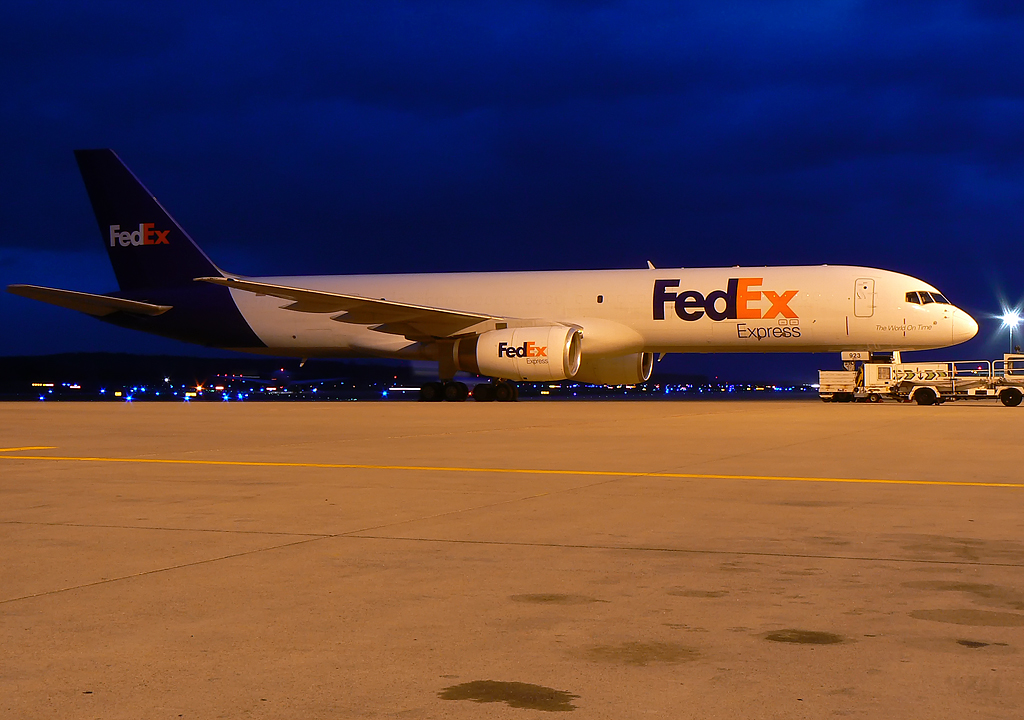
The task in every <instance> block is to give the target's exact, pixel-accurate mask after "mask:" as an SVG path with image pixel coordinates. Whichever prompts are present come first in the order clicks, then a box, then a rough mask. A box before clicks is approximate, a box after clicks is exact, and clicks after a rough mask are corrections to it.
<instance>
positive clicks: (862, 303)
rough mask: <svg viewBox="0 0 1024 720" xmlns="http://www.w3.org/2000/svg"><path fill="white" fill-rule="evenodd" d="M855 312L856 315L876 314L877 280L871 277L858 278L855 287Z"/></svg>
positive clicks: (868, 315)
mask: <svg viewBox="0 0 1024 720" xmlns="http://www.w3.org/2000/svg"><path fill="white" fill-rule="evenodd" d="M853 314H854V316H856V317H871V316H872V315H874V314H875V281H874V280H873V279H871V278H857V282H856V284H855V286H854V288H853Z"/></svg>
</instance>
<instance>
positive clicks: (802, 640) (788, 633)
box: [764, 629, 844, 645]
mask: <svg viewBox="0 0 1024 720" xmlns="http://www.w3.org/2000/svg"><path fill="white" fill-rule="evenodd" d="M764 639H765V640H770V641H771V642H780V643H794V644H796V645H837V644H839V643H841V642H843V641H844V638H843V636H842V635H836V634H835V633H828V632H818V631H816V630H793V629H789V630H776V631H775V632H770V633H768V634H767V635H765V636H764Z"/></svg>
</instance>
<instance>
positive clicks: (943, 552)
mask: <svg viewBox="0 0 1024 720" xmlns="http://www.w3.org/2000/svg"><path fill="white" fill-rule="evenodd" d="M895 539H896V541H897V542H898V543H899V545H900V546H901V547H902V548H903V549H904V550H905V551H907V552H912V553H915V554H923V555H925V556H928V555H933V556H939V557H950V558H957V559H961V560H970V561H974V562H977V561H981V560H985V561H989V562H993V561H1001V562H1012V563H1019V562H1021V561H1022V560H1024V544H1021V543H1020V542H1016V541H1012V540H1001V541H1000V540H981V539H978V538H963V537H947V536H943V535H903V536H896V537H895Z"/></svg>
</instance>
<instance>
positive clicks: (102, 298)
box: [7, 285, 172, 317]
mask: <svg viewBox="0 0 1024 720" xmlns="http://www.w3.org/2000/svg"><path fill="white" fill-rule="evenodd" d="M7 292H9V293H12V294H14V295H20V296H21V297H26V298H30V299H31V300H41V301H42V302H45V303H50V304H51V305H58V306H60V307H63V308H68V309H70V310H78V311H79V312H84V313H86V314H87V315H94V316H96V317H103V316H104V315H110V314H112V313H115V312H126V313H132V314H134V315H149V316H154V315H163V314H164V313H165V312H167V311H168V310H170V309H171V307H172V306H171V305H154V304H152V303H145V302H139V301H138V300H125V299H124V298H116V297H110V296H109V295H94V294H92V293H84V292H76V291H75V290H58V289H57V288H48V287H40V286H39V285H8V286H7Z"/></svg>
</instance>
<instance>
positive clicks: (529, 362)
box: [453, 325, 583, 381]
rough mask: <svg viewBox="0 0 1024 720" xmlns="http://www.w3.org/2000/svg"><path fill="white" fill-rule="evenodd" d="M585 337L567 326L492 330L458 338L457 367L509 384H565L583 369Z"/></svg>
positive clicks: (456, 343)
mask: <svg viewBox="0 0 1024 720" xmlns="http://www.w3.org/2000/svg"><path fill="white" fill-rule="evenodd" d="M582 345H583V335H582V334H581V333H580V331H579V329H578V328H571V327H566V326H564V325H552V326H547V327H525V328H508V329H505V330H490V331H488V332H485V333H481V334H480V335H476V336H474V337H467V338H459V339H458V340H457V341H456V342H455V347H454V349H453V353H454V359H455V366H456V367H457V368H458V369H459V370H464V371H466V372H471V373H474V374H476V375H486V376H488V377H494V378H504V379H506V380H527V381H541V380H566V379H568V378H571V377H573V376H575V375H576V371H577V370H579V367H580V348H581V347H582Z"/></svg>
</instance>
